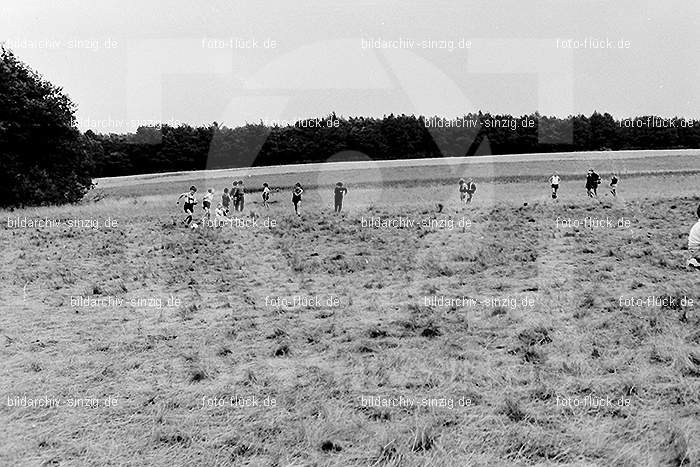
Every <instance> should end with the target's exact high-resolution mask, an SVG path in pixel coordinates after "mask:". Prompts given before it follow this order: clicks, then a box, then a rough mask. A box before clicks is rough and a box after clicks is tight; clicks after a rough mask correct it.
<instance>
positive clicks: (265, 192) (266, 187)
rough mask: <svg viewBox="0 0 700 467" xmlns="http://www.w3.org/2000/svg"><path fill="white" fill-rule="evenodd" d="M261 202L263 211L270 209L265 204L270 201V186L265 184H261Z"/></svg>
mask: <svg viewBox="0 0 700 467" xmlns="http://www.w3.org/2000/svg"><path fill="white" fill-rule="evenodd" d="M262 200H263V206H265V209H270V205H269V204H267V202H268V201H270V185H268V184H267V183H263V189H262Z"/></svg>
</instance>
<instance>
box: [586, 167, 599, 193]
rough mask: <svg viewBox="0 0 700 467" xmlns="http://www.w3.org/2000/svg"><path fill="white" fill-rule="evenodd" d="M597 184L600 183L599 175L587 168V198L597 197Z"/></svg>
mask: <svg viewBox="0 0 700 467" xmlns="http://www.w3.org/2000/svg"><path fill="white" fill-rule="evenodd" d="M598 185H600V175H598V174H597V173H595V171H594V170H593V169H588V174H587V175H586V192H587V193H588V197H589V198H597V197H598Z"/></svg>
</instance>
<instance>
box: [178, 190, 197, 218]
mask: <svg viewBox="0 0 700 467" xmlns="http://www.w3.org/2000/svg"><path fill="white" fill-rule="evenodd" d="M195 193H197V187H196V186H194V185H192V186H191V187H190V191H186V192H184V193H182V194H181V195H180V196H179V197H178V198H177V205H178V206H179V205H180V200H181V199H182V198H183V197H184V198H185V205H184V206H183V209H184V210H185V214H187V216H186V217H185V219H184V220H183V222H184V224H185V225H190V222H192V216H193V215H194V206H195V204H197V198H196V197H195V195H194V194H195Z"/></svg>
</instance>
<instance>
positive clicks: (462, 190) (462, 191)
mask: <svg viewBox="0 0 700 467" xmlns="http://www.w3.org/2000/svg"><path fill="white" fill-rule="evenodd" d="M459 201H460V203H462V204H465V203H466V202H467V182H466V180H464V179H463V178H460V179H459Z"/></svg>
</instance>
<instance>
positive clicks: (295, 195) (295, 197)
mask: <svg viewBox="0 0 700 467" xmlns="http://www.w3.org/2000/svg"><path fill="white" fill-rule="evenodd" d="M303 193H304V189H303V188H302V187H301V183H299V182H297V183H296V185H294V190H293V191H292V203H293V204H294V212H295V213H296V215H297V216H301V213H300V212H299V208H300V206H299V205H300V204H301V195H302V194H303Z"/></svg>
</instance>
